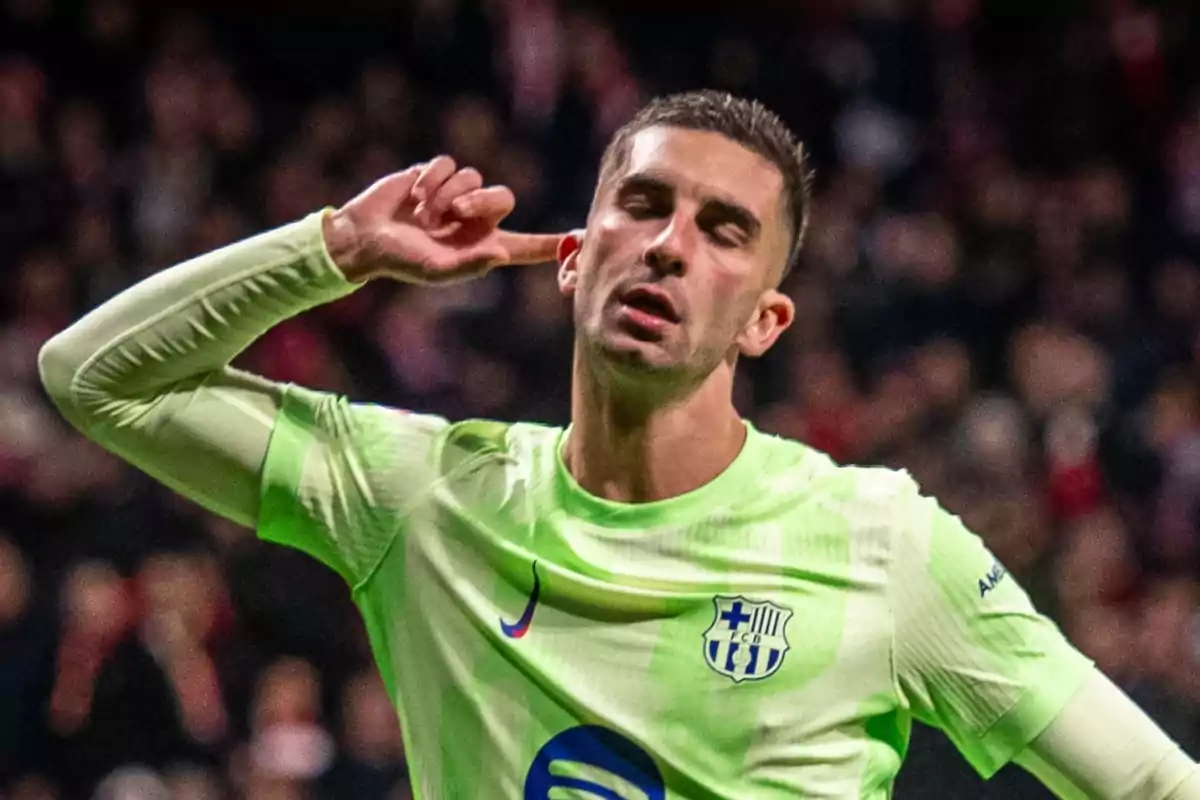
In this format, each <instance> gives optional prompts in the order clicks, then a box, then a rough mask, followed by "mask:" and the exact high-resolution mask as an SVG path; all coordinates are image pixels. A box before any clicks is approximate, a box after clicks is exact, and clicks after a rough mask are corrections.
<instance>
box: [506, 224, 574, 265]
mask: <svg viewBox="0 0 1200 800" xmlns="http://www.w3.org/2000/svg"><path fill="white" fill-rule="evenodd" d="M498 233H499V239H500V241H499V244H500V245H501V246H502V247H503V248H504V250H505V251H506V252H507V253H508V263H509V264H545V263H547V262H549V261H555V260H557V256H558V244H559V242H561V241H562V238H563V234H556V233H513V232H512V231H498Z"/></svg>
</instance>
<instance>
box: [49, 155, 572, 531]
mask: <svg viewBox="0 0 1200 800" xmlns="http://www.w3.org/2000/svg"><path fill="white" fill-rule="evenodd" d="M512 206H513V197H512V193H511V192H510V191H509V190H508V189H506V188H504V187H487V188H484V187H483V186H482V180H481V178H480V176H479V173H478V172H475V171H474V170H470V169H464V170H459V169H458V168H457V166H456V165H455V164H454V162H453V160H452V159H449V158H446V157H440V158H438V159H435V160H434V161H432V162H430V163H429V164H422V165H417V166H414V167H412V168H410V169H408V170H405V171H403V172H399V173H396V174H394V175H390V176H388V177H386V178H384V179H382V180H380V181H378V182H377V183H375V184H374V185H373V186H371V187H370V188H368V189H367V190H366V191H364V192H363V193H362V194H360V195H359V196H358V197H356V198H354V199H353V200H351V201H350V202H348V203H347V204H346V205H345V206H343V207H342V208H340V209H338V210H336V211H331V212H322V213H318V214H313V215H311V216H309V217H307V218H305V219H304V220H301V221H299V222H296V223H293V224H290V225H287V226H284V227H282V228H279V229H276V230H273V231H270V232H267V233H264V234H261V235H259V236H256V237H253V238H251V239H248V240H246V241H242V242H238V243H236V244H233V245H230V246H228V247H225V248H222V249H220V250H216V251H214V252H211V253H207V254H205V255H203V256H200V257H198V258H195V259H192V260H190V261H186V262H184V263H182V264H179V265H177V266H174V267H171V268H169V269H167V270H164V271H163V272H161V273H159V274H157V275H154V276H152V277H150V278H148V279H147V280H145V281H142V282H141V283H139V284H137V285H135V286H133V287H132V288H130V289H128V290H126V291H125V292H123V293H121V294H119V295H118V296H116V297H114V298H113V299H112V300H110V301H108V302H107V303H105V304H104V305H102V306H100V307H99V308H97V309H96V310H94V311H92V312H91V313H90V314H88V315H87V316H85V317H84V318H82V319H81V320H79V321H78V322H77V323H75V324H74V325H72V326H71V327H70V328H68V329H67V330H65V331H63V332H62V333H60V334H59V335H57V336H55V337H54V338H53V339H51V340H50V341H49V342H48V343H47V344H46V345H45V347H44V348H43V349H42V352H41V354H40V357H39V366H40V370H41V376H42V381H43V383H44V385H45V387H46V390H47V392H48V393H49V395H50V397H51V398H52V399H53V401H54V403H55V404H56V405H57V406H58V408H59V409H60V410H61V411H62V413H63V415H64V416H65V417H66V418H67V419H68V420H69V421H70V422H71V423H72V424H73V425H74V426H75V427H77V428H78V429H79V430H80V431H81V432H82V433H84V434H85V435H86V436H88V437H89V438H91V439H93V440H95V441H96V442H98V443H99V444H100V445H102V446H103V447H105V448H106V449H108V450H110V451H112V452H113V453H115V454H117V455H119V456H121V457H122V458H124V459H126V460H127V461H129V462H130V463H132V464H134V465H135V466H137V467H139V468H140V469H142V470H144V471H145V472H146V473H148V474H149V475H151V476H153V477H154V478H156V479H158V480H159V481H161V482H163V483H164V484H166V485H167V486H169V487H171V488H172V489H174V490H176V491H178V492H180V493H181V494H184V495H186V496H187V497H190V498H192V499H193V500H196V501H197V502H199V503H201V504H202V505H204V506H205V507H207V508H209V509H211V510H212V511H214V512H216V513H219V514H221V515H223V516H226V517H229V518H230V519H233V520H235V521H237V522H240V523H242V524H245V525H248V526H254V525H255V523H256V521H257V517H258V504H259V489H260V484H261V470H262V464H263V459H264V457H265V455H266V452H267V447H268V444H269V442H270V437H271V432H272V430H273V428H274V422H275V419H276V415H277V414H278V411H279V408H280V403H281V401H282V397H283V392H284V390H285V389H284V387H282V386H280V385H277V384H273V383H271V382H269V381H266V380H264V379H262V378H259V377H256V376H253V375H249V374H247V373H245V372H241V371H238V370H235V369H232V368H230V367H229V364H230V363H231V362H232V361H233V359H234V358H235V357H236V356H237V355H238V353H240V352H241V351H242V350H244V349H245V348H246V347H247V346H248V345H249V344H250V343H251V342H253V341H254V340H255V339H256V338H258V337H259V336H260V335H262V334H263V333H265V332H266V331H267V330H269V329H270V328H271V327H273V326H274V325H276V324H278V323H279V322H281V321H283V320H285V319H287V318H289V317H292V316H294V315H296V314H299V313H301V312H303V311H305V310H307V309H309V308H312V307H314V306H316V305H319V304H321V303H326V302H329V301H332V300H335V299H338V298H340V297H343V296H345V295H347V294H349V293H350V292H352V291H353V290H354V289H355V288H356V287H357V286H358V285H360V283H361V282H363V281H365V280H366V279H367V278H371V277H377V276H385V277H392V278H396V279H400V280H405V281H409V282H417V283H437V282H444V281H447V280H451V279H462V278H464V277H471V276H473V275H476V274H479V273H481V272H483V271H486V270H487V269H490V268H492V267H495V266H499V265H502V264H529V263H540V262H544V261H549V260H552V259H553V257H554V253H555V248H556V247H557V244H558V240H559V237H555V236H534V235H523V234H515V233H509V232H507V231H503V230H500V229H498V227H497V226H498V224H499V222H500V220H501V219H503V217H504V216H506V215H507V214H508V212H509V211H511V209H512Z"/></svg>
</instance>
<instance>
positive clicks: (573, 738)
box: [525, 725, 667, 800]
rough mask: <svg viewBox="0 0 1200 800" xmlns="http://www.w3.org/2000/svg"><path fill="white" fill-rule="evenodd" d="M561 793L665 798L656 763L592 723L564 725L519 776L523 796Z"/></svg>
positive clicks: (545, 798) (606, 799) (531, 799)
mask: <svg viewBox="0 0 1200 800" xmlns="http://www.w3.org/2000/svg"><path fill="white" fill-rule="evenodd" d="M554 789H558V790H559V791H558V792H555V793H554V795H553V796H554V797H558V796H559V795H560V794H561V795H562V796H563V797H566V796H567V793H571V795H572V796H574V792H579V793H580V796H585V795H586V796H588V797H595V798H598V800H635V798H637V800H666V797H667V787H666V785H665V784H664V783H663V778H662V773H661V772H659V771H658V765H657V764H655V763H654V759H652V758H651V757H650V754H649V753H647V752H646V751H645V750H643V749H642V748H640V747H638V746H637V745H636V744H634V743H633V742H631V741H630V740H629V739H627V738H625V737H624V736H622V735H621V734H619V733H617V732H616V731H611V730H609V729H608V728H601V727H599V726H598V725H582V726H580V727H578V728H570V729H568V730H565V731H563V732H562V733H560V734H558V735H557V736H555V737H554V738H553V739H551V740H550V741H548V742H546V744H544V745H543V746H542V749H541V750H539V751H538V754H537V756H536V757H534V759H533V763H532V764H531V765H530V766H529V774H528V775H526V776H525V800H549V798H550V797H551V791H552V790H554Z"/></svg>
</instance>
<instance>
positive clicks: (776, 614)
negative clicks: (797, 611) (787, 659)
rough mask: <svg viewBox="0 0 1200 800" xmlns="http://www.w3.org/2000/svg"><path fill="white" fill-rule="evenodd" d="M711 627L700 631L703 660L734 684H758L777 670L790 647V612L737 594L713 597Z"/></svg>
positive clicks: (772, 604)
mask: <svg viewBox="0 0 1200 800" xmlns="http://www.w3.org/2000/svg"><path fill="white" fill-rule="evenodd" d="M713 606H715V609H716V610H715V612H714V615H713V621H712V625H710V626H708V630H706V631H705V632H704V660H705V661H706V662H708V666H710V667H712V668H713V670H715V671H716V672H719V673H721V674H722V675H724V676H726V677H728V678H732V679H733V682H734V683H741V682H742V681H760V680H762V679H763V678H769V677H771V676H772V675H774V674H775V673H776V672H778V671H779V667H780V666H781V665H782V664H783V656H784V654H785V653H787V651H788V649H789V647H790V645H789V644H788V640H787V624H788V620H790V619H791V618H792V612H791V611H790V610H789V609H786V608H784V607H783V606H780V605H776V604H775V603H770V602H756V601H754V600H748V599H747V598H745V597H742V596H741V595H737V596H735V597H730V596H727V595H717V596H716V597H714V598H713Z"/></svg>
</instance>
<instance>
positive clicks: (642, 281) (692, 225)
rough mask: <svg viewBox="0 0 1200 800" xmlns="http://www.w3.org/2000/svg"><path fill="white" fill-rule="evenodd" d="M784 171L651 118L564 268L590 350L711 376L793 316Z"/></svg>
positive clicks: (647, 367)
mask: <svg viewBox="0 0 1200 800" xmlns="http://www.w3.org/2000/svg"><path fill="white" fill-rule="evenodd" d="M782 188H783V177H782V175H780V173H779V170H778V169H777V168H776V167H775V166H774V165H773V164H772V163H771V162H770V161H768V160H766V159H764V158H763V157H761V156H759V155H758V154H757V153H754V152H753V151H751V150H748V149H747V148H745V147H743V146H742V145H740V144H738V143H736V142H734V141H732V140H730V139H728V138H726V137H725V136H722V135H721V134H718V133H712V132H707V131H694V130H688V129H682V128H669V127H651V128H647V129H644V130H642V131H639V132H638V133H637V134H635V135H634V137H633V139H632V141H631V142H630V145H629V153H628V157H627V158H626V159H625V163H624V164H620V165H618V166H617V167H616V168H615V169H613V170H612V172H611V174H609V175H606V176H603V178H602V183H601V185H600V187H599V188H598V191H597V194H596V198H595V200H594V202H593V205H592V209H591V212H590V214H589V216H588V227H587V232H586V235H585V237H584V243H583V247H582V249H581V250H580V251H579V252H578V253H577V254H575V255H574V256H572V257H570V258H568V259H567V260H566V261H565V262H564V264H563V267H562V269H561V270H560V283H561V286H562V288H563V291H564V292H567V293H568V294H571V293H573V295H574V309H575V327H576V331H577V335H578V336H579V337H581V339H582V340H583V344H584V345H585V346H586V347H589V348H591V349H592V350H593V351H594V352H598V353H599V354H601V356H602V357H603V358H604V359H605V360H606V361H608V362H609V363H611V364H614V365H616V366H617V367H618V368H619V369H621V370H622V371H623V372H633V373H641V374H646V373H652V374H658V375H663V376H670V377H674V378H675V379H679V380H689V381H690V380H702V379H703V378H704V377H706V376H707V375H708V374H710V373H711V372H712V371H713V370H714V369H716V368H717V367H718V366H719V365H721V364H722V363H729V364H732V363H733V356H734V355H736V353H738V352H739V351H740V352H744V353H746V354H748V355H759V354H761V352H763V351H765V350H766V348H767V347H769V346H770V344H771V343H772V342H774V340H775V338H777V337H778V335H779V333H780V332H782V330H783V328H785V327H786V326H787V325H788V323H789V322H790V321H791V316H792V306H791V303H790V301H788V299H787V298H786V297H785V296H783V295H782V294H780V293H779V292H777V291H775V290H774V286H775V284H776V283H777V282H778V274H779V271H780V269H781V268H782V265H783V263H784V261H785V259H786V257H787V252H788V247H789V244H790V231H789V226H788V223H787V219H786V217H785V205H784V200H783V193H782Z"/></svg>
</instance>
